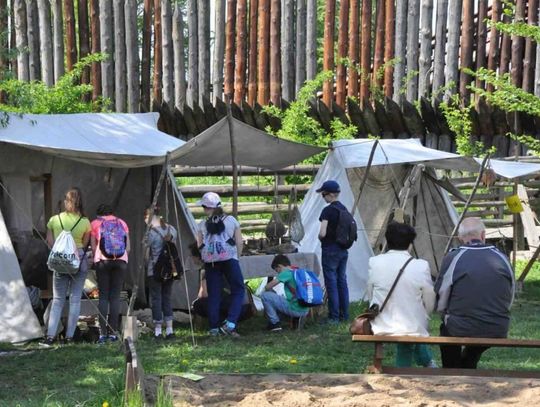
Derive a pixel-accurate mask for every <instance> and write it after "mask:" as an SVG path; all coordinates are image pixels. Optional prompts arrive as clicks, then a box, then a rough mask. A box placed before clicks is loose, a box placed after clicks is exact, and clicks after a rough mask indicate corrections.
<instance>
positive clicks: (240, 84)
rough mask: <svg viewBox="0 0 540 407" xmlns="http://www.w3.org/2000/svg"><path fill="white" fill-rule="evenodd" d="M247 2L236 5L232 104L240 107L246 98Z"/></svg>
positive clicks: (241, 1)
mask: <svg viewBox="0 0 540 407" xmlns="http://www.w3.org/2000/svg"><path fill="white" fill-rule="evenodd" d="M247 6H248V3H247V0H238V2H237V5H236V59H235V64H236V65H235V74H234V103H236V104H237V105H241V104H242V101H243V100H244V98H245V97H246V69H247V61H246V58H247V55H246V53H247V49H246V46H247V38H246V37H247V19H248V8H247Z"/></svg>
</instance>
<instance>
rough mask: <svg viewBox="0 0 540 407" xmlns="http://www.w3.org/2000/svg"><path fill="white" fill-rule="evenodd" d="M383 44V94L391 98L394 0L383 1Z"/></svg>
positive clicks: (394, 29) (394, 25)
mask: <svg viewBox="0 0 540 407" xmlns="http://www.w3.org/2000/svg"><path fill="white" fill-rule="evenodd" d="M384 14H385V17H386V18H385V22H386V23H385V29H384V31H385V41H384V42H385V45H384V63H385V64H386V67H385V68H384V95H385V96H386V97H389V98H391V97H392V95H393V93H394V92H393V90H394V87H393V81H394V66H393V64H391V61H392V59H393V58H394V40H395V38H394V33H395V31H396V17H395V16H396V6H395V3H394V0H386V3H385V12H384Z"/></svg>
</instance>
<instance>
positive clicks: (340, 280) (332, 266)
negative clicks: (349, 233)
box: [321, 248, 349, 321]
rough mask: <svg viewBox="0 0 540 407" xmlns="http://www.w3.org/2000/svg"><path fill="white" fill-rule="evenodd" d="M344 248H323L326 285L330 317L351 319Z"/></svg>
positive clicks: (347, 254)
mask: <svg viewBox="0 0 540 407" xmlns="http://www.w3.org/2000/svg"><path fill="white" fill-rule="evenodd" d="M348 257H349V253H348V252H347V250H343V249H337V250H336V249H332V250H328V249H324V248H323V249H322V259H321V260H322V268H323V275H324V285H325V287H326V294H327V296H328V319H332V320H336V321H337V320H338V319H341V320H348V319H349V287H348V286H347V274H346V271H347V259H348Z"/></svg>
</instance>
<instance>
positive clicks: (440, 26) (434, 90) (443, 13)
mask: <svg viewBox="0 0 540 407" xmlns="http://www.w3.org/2000/svg"><path fill="white" fill-rule="evenodd" d="M447 17H448V0H438V1H437V21H436V23H435V50H434V52H433V83H432V85H431V94H432V95H433V96H434V99H439V98H440V92H441V89H442V88H443V87H444V58H445V55H446V39H447V38H446V27H447V25H446V23H447Z"/></svg>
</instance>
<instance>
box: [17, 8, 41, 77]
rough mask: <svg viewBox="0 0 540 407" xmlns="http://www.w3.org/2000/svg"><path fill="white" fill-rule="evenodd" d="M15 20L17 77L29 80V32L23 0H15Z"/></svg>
mask: <svg viewBox="0 0 540 407" xmlns="http://www.w3.org/2000/svg"><path fill="white" fill-rule="evenodd" d="M42 1H44V0H42ZM13 6H14V7H15V8H14V9H13V12H14V22H15V40H16V43H15V46H16V47H17V79H18V80H20V81H28V80H29V79H30V68H29V58H28V53H27V52H26V50H27V49H28V32H27V27H26V4H25V2H24V1H23V0H15V1H14V2H13Z"/></svg>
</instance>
